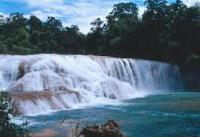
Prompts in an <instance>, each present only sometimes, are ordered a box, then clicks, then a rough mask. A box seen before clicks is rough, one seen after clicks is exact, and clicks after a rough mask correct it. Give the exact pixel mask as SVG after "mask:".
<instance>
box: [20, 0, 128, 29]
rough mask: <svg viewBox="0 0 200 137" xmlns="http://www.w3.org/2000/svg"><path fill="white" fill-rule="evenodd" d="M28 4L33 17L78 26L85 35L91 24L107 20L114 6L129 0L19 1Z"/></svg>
mask: <svg viewBox="0 0 200 137" xmlns="http://www.w3.org/2000/svg"><path fill="white" fill-rule="evenodd" d="M18 1H20V2H23V3H26V4H27V5H28V8H30V9H31V13H30V14H33V15H36V16H38V17H39V18H40V19H41V20H43V21H45V20H46V19H47V17H48V16H53V17H56V18H59V19H61V20H62V22H63V24H64V25H68V26H70V25H78V26H79V27H80V30H81V31H82V32H83V33H87V32H89V30H90V28H91V26H90V23H91V22H92V21H93V20H94V19H95V18H97V17H100V18H102V19H105V16H106V15H108V14H109V12H110V11H111V10H112V6H113V5H114V4H116V3H119V2H128V1H129V0H76V1H74V0H73V1H71V2H69V1H66V0H18Z"/></svg>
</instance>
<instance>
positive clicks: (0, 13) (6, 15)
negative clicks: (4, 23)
mask: <svg viewBox="0 0 200 137" xmlns="http://www.w3.org/2000/svg"><path fill="white" fill-rule="evenodd" d="M0 15H2V16H4V17H8V16H9V15H8V14H5V13H2V12H0Z"/></svg>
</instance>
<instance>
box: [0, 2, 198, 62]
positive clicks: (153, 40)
mask: <svg viewBox="0 0 200 137" xmlns="http://www.w3.org/2000/svg"><path fill="white" fill-rule="evenodd" d="M144 4H145V6H146V8H147V9H146V11H145V12H144V14H143V15H142V16H141V17H140V16H139V15H138V6H137V5H136V4H134V3H120V4H116V5H114V7H113V10H112V11H111V12H110V13H109V15H107V17H106V21H102V20H101V19H100V18H97V19H95V20H94V21H93V22H91V25H92V28H91V31H90V32H89V33H88V34H83V33H81V32H80V31H79V28H78V26H76V25H73V26H70V27H64V26H62V23H61V21H60V20H59V19H56V18H54V17H48V19H47V20H46V21H45V22H42V21H41V20H40V19H39V18H37V17H36V16H33V15H32V16H30V18H29V19H27V18H25V17H24V16H23V14H21V13H12V14H10V16H9V17H3V16H0V54H36V53H59V54H94V55H108V56H118V57H134V58H145V59H154V60H162V61H168V62H173V63H178V64H185V63H200V44H199V43H200V6H199V5H198V4H196V5H194V6H191V7H187V6H186V5H185V4H184V3H183V2H182V1H180V0H176V2H174V3H168V2H167V1H165V0H146V1H145V3H144Z"/></svg>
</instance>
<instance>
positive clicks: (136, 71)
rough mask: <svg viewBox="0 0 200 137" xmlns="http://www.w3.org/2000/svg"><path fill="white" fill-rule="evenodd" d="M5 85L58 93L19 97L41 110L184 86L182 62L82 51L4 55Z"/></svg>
mask: <svg viewBox="0 0 200 137" xmlns="http://www.w3.org/2000/svg"><path fill="white" fill-rule="evenodd" d="M0 89H4V90H7V91H9V92H15V93H16V92H19V93H24V92H25V93H30V94H31V93H33V94H35V92H43V91H51V92H53V95H52V94H51V96H50V97H48V98H46V96H39V97H38V96H37V97H34V98H33V99H31V100H30V99H27V100H26V99H23V100H17V103H16V104H17V107H18V109H19V110H20V112H21V113H23V114H35V113H45V112H49V111H52V110H55V109H66V108H70V107H71V108H73V107H75V105H76V104H80V103H81V104H82V103H105V102H109V101H111V100H114V99H119V100H120V99H129V98H134V97H140V96H144V95H145V94H146V93H148V94H149V93H152V92H155V91H161V90H162V91H165V90H175V89H181V78H180V74H179V69H178V67H177V66H175V65H170V64H165V63H160V62H155V61H145V60H138V59H137V60H136V59H119V58H111V57H99V56H81V55H68V56H64V55H30V56H9V55H2V56H0ZM63 91H64V93H63ZM69 91H73V92H69ZM60 92H62V94H60ZM54 93H55V94H54ZM15 100H16V99H15Z"/></svg>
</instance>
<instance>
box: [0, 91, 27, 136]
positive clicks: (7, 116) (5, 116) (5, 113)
mask: <svg viewBox="0 0 200 137" xmlns="http://www.w3.org/2000/svg"><path fill="white" fill-rule="evenodd" d="M11 117H12V114H11V109H10V106H9V97H8V94H7V93H6V92H1V91H0V137H27V136H28V134H27V130H25V129H24V128H23V127H24V126H26V125H27V124H23V125H21V126H18V125H16V124H14V123H12V122H11Z"/></svg>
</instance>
